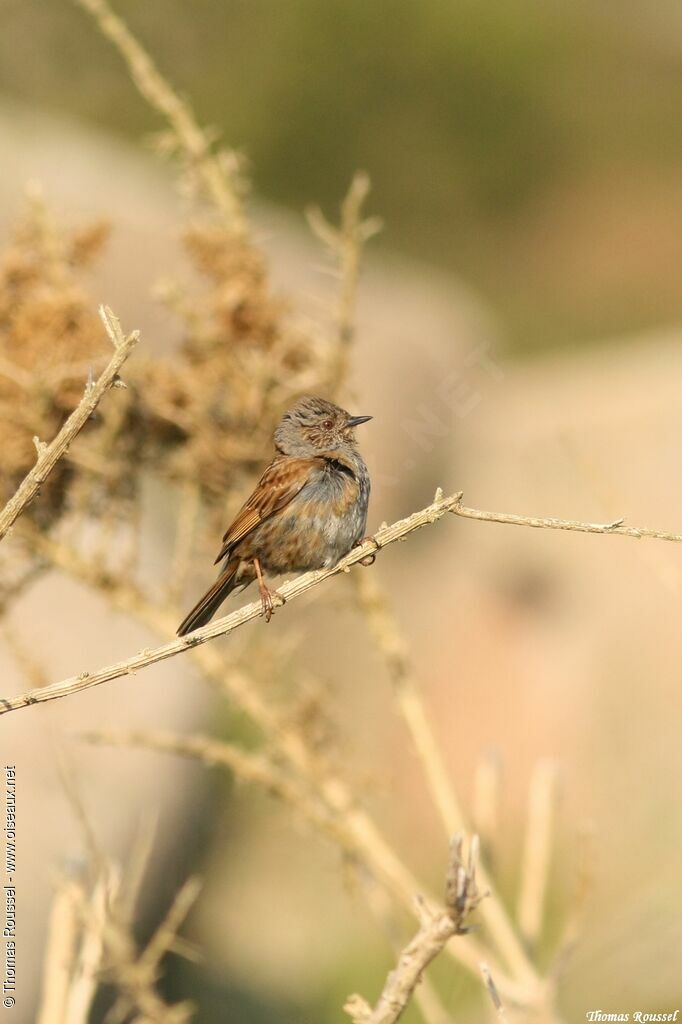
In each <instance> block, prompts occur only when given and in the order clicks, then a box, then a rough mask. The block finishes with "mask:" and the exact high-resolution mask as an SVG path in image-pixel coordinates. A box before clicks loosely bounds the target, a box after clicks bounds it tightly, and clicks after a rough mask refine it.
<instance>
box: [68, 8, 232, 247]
mask: <svg viewBox="0 0 682 1024" xmlns="http://www.w3.org/2000/svg"><path fill="white" fill-rule="evenodd" d="M74 3H76V5H77V6H78V7H80V8H82V9H83V10H84V11H87V13H88V14H90V15H91V16H92V17H93V18H94V20H95V22H96V23H97V25H98V27H99V29H100V31H101V32H102V34H103V35H104V36H106V37H107V39H109V41H110V42H111V43H113V45H114V46H115V47H116V49H117V50H118V52H119V53H120V55H121V57H122V58H123V60H124V61H125V63H126V65H127V67H128V70H129V72H130V76H131V78H132V80H133V82H134V83H135V85H136V86H137V88H138V90H139V91H140V93H141V94H142V96H143V97H144V98H145V99H146V100H147V102H148V103H149V105H150V106H151V107H153V108H154V109H155V110H157V111H158V112H159V113H160V114H161V115H162V116H163V117H164V118H165V119H166V120H167V121H168V124H169V125H170V127H171V129H172V130H173V132H174V134H175V136H176V138H177V142H178V143H179V145H180V147H181V148H182V150H183V151H184V153H185V154H186V156H187V158H188V160H189V161H190V164H191V166H192V168H193V170H194V171H195V173H196V175H197V176H198V178H199V179H200V181H201V183H202V185H203V187H204V190H205V192H206V194H207V195H208V197H209V199H210V200H211V202H212V203H213V204H214V206H215V207H216V208H217V209H218V210H219V211H220V213H221V214H222V215H223V217H224V218H225V220H226V222H227V223H228V225H229V226H230V228H231V229H232V230H233V231H234V232H235V234H245V233H246V222H245V220H244V214H243V211H242V208H241V202H240V199H239V190H238V187H237V185H236V182H235V180H234V175H233V174H232V173H231V171H232V168H231V166H230V164H236V159H233V160H230V159H229V157H228V154H226V153H220V154H216V153H215V152H214V151H213V150H212V147H211V141H210V139H209V137H208V135H207V133H206V131H205V130H204V129H202V128H201V126H200V125H199V123H198V122H197V120H196V118H195V116H194V113H193V111H192V109H191V107H190V106H189V103H187V101H186V100H182V99H181V98H180V97H179V96H178V94H177V93H176V92H175V90H174V89H173V87H172V85H171V84H170V82H169V81H168V80H167V79H166V78H164V76H163V75H162V74H161V72H160V71H159V70H158V68H157V67H156V65H155V64H154V61H153V60H152V58H151V57H150V56H149V54H148V53H147V51H146V50H145V49H144V47H143V46H142V45H141V44H140V43H139V42H138V40H137V39H136V38H135V36H134V35H133V34H132V33H131V32H130V30H129V29H128V26H127V25H126V23H125V22H124V21H123V19H122V18H120V17H119V16H118V15H117V14H115V13H114V11H113V10H112V9H111V7H110V6H109V4H108V3H107V0H74Z"/></svg>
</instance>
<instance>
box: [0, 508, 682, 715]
mask: <svg viewBox="0 0 682 1024" xmlns="http://www.w3.org/2000/svg"><path fill="white" fill-rule="evenodd" d="M461 499H462V492H461V491H460V492H458V493H457V494H452V495H450V496H449V497H447V498H445V497H443V492H442V491H441V489H440V488H439V489H438V490H437V491H436V496H435V498H434V500H433V502H432V503H431V504H430V505H427V507H426V508H423V509H421V511H419V512H414V513H413V514H412V515H411V516H408V517H407V518H406V519H399V520H398V521H397V522H395V523H393V524H392V525H391V526H385V525H384V526H382V527H380V529H379V530H377V532H376V533H375V535H374V536H373V537H371V538H369V539H368V540H366V541H365V542H364V543H363V544H361V545H360V546H359V547H357V548H354V549H353V550H352V551H351V553H350V554H349V555H346V557H345V558H343V559H341V561H340V562H339V564H338V565H336V566H334V568H333V569H320V570H317V571H315V572H308V573H305V574H304V575H303V576H299V577H298V579H295V580H292V581H291V582H289V583H285V584H284V585H283V586H282V587H280V589H279V591H278V592H277V593H275V594H274V595H273V596H274V602H275V606H276V607H277V606H279V605H282V604H285V603H286V602H287V601H292V600H293V599H294V598H296V597H300V596H301V594H305V593H306V591H308V590H310V589H311V588H312V587H315V586H317V584H318V583H322V582H323V581H324V580H327V579H330V578H331V577H332V576H338V574H339V573H342V572H348V571H349V570H350V568H351V567H352V566H354V565H356V564H357V563H358V562H361V561H362V560H363V559H365V558H368V557H369V556H370V555H373V554H375V553H376V552H377V551H379V550H381V548H385V547H387V546H388V545H389V544H393V543H394V542H395V541H397V540H403V539H404V538H405V537H407V536H408V534H410V533H413V532H414V531H415V530H418V529H420V528H421V527H422V526H427V525H428V524H429V523H435V522H438V520H439V519H442V518H443V516H444V515H445V514H446V513H447V512H452V513H453V515H456V516H462V517H463V518H465V519H482V520H485V521H487V522H493V523H510V524H513V525H516V526H530V527H533V528H535V529H548V530H574V531H577V532H578V533H602V534H603V533H615V534H620V535H622V536H626V537H635V538H641V537H652V538H655V539H658V540H668V541H676V542H678V543H679V542H682V535H680V534H677V533H669V532H667V531H663V530H650V529H647V528H645V527H634V526H624V525H623V520H622V519H618V520H616V521H615V522H613V523H603V524H600V523H582V522H579V521H578V520H571V519H538V518H536V517H533V516H519V515H513V514H511V513H503V512H483V511H481V510H479V509H475V508H468V507H467V506H465V505H462V503H461ZM260 614H261V603H260V601H254V602H252V603H251V604H248V605H245V606H244V607H243V608H239V609H238V610H237V611H235V612H232V614H231V615H227V616H225V617H224V618H221V619H216V620H215V621H214V622H210V623H209V624H208V625H207V626H202V628H201V629H196V630H195V631H194V632H193V633H188V634H187V636H184V637H178V639H176V640H172V641H171V642H170V643H167V644H163V645H162V646H160V647H155V648H153V649H152V650H144V651H141V652H140V653H139V654H136V655H134V656H133V657H132V658H128V659H127V660H125V661H119V662H116V663H115V664H114V665H107V666H106V667H105V668H101V669H97V670H96V671H95V672H82V673H81V674H80V675H78V676H72V677H71V678H69V679H64V680H63V681H62V682H59V683H53V684H52V685H50V686H44V687H42V688H41V689H35V690H29V691H28V692H27V693H22V694H19V695H18V696H17V697H7V698H3V697H0V715H1V714H6V713H7V712H8V711H17V710H18V709H19V708H25V707H28V706H29V704H38V703H42V702H44V701H48V700H57V699H58V698H59V697H68V696H69V695H70V694H72V693H77V692H78V691H79V690H89V689H90V688H91V687H93V686H99V684H100V683H107V682H109V681H110V680H112V679H119V678H120V677H121V676H125V675H130V674H134V673H135V672H137V671H139V670H140V669H142V668H147V666H148V665H154V664H156V663H157V662H159V661H165V660H166V659H167V658H173V657H174V656H175V655H176V654H181V653H182V651H187V650H190V649H191V648H193V647H197V646H198V645H199V644H204V643H206V642H207V641H208V640H212V639H213V638H214V637H216V636H227V635H228V634H229V633H232V632H234V630H235V629H238V628H239V627H240V626H243V625H245V624H246V623H247V622H251V621H252V620H253V619H257V618H258V617H259V616H260Z"/></svg>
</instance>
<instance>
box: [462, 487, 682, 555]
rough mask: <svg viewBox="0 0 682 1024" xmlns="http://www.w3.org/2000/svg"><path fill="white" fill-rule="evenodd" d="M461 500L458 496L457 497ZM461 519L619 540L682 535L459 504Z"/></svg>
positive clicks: (616, 523) (680, 539) (617, 523)
mask: <svg viewBox="0 0 682 1024" xmlns="http://www.w3.org/2000/svg"><path fill="white" fill-rule="evenodd" d="M460 497H461V495H460ZM452 511H453V512H454V514H455V515H456V516H461V517H462V519H479V520H481V521H482V522H484V523H507V524H508V525H510V526H530V527H532V528H533V529H535V530H572V531H574V532H575V533H614V534H618V535H619V536H621V537H634V538H635V539H636V540H640V539H641V538H642V537H650V538H652V539H653V540H670V541H674V542H675V543H676V544H679V543H682V534H680V533H669V532H668V531H667V530H650V529H649V528H648V527H646V526H625V525H624V524H625V520H624V519H615V520H614V521H613V522H612V523H582V522H580V521H579V520H578V519H554V518H551V517H547V518H540V517H538V516H519V515H515V514H514V513H512V512H483V511H482V510H481V509H478V508H468V507H467V506H466V505H462V503H461V501H458V502H457V504H456V505H455V507H454V508H453V510H452Z"/></svg>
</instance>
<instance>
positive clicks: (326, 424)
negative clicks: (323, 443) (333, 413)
mask: <svg viewBox="0 0 682 1024" xmlns="http://www.w3.org/2000/svg"><path fill="white" fill-rule="evenodd" d="M322 426H323V427H324V429H325V430H331V429H332V427H333V426H334V420H325V421H324V423H323V424H322Z"/></svg>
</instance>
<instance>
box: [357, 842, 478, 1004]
mask: <svg viewBox="0 0 682 1024" xmlns="http://www.w3.org/2000/svg"><path fill="white" fill-rule="evenodd" d="M477 853H478V842H477V840H476V837H474V839H473V840H472V842H471V846H470V852H469V857H468V861H467V864H466V866H465V865H464V864H463V863H462V839H461V836H457V837H455V839H454V840H453V842H452V845H451V852H450V865H449V868H448V874H447V879H446V885H445V908H444V909H442V910H439V911H434V910H432V909H431V908H430V907H428V906H427V905H426V904H425V903H424V902H423V900H418V901H417V911H418V915H419V920H420V928H419V931H418V932H417V934H416V935H415V936H414V938H413V939H412V941H411V942H410V943H409V944H408V945H407V946H406V947H405V949H404V950H403V951H402V953H401V954H400V958H399V960H398V964H397V966H396V968H395V970H393V971H391V973H390V974H389V975H388V978H387V979H386V984H385V985H384V988H383V991H382V993H381V996H380V997H379V1001H378V1002H377V1004H376V1006H375V1007H374V1009H372V1008H371V1007H370V1006H369V1005H368V1003H367V1002H366V1001H365V1000H364V999H363V998H362V996H358V995H353V996H351V997H350V998H349V999H348V1001H347V1002H346V1005H345V1007H344V1009H345V1010H346V1013H348V1014H349V1015H350V1017H351V1018H352V1019H353V1022H354V1024H395V1022H396V1021H397V1020H398V1019H399V1018H400V1017H401V1016H402V1013H403V1010H405V1008H406V1007H407V1004H408V1002H409V1001H410V997H411V996H412V993H413V992H414V990H415V988H416V986H417V985H418V984H419V981H420V980H421V976H422V972H423V971H424V970H425V968H426V967H428V965H429V964H430V963H431V961H432V960H433V959H434V958H435V957H437V956H438V954H439V953H440V952H441V950H442V949H443V948H444V946H445V944H446V943H447V942H448V940H449V939H451V938H452V937H453V935H464V934H466V932H467V931H468V929H467V926H466V921H467V917H468V915H469V914H470V913H471V911H472V910H474V909H475V908H476V906H477V905H478V903H479V902H480V900H481V894H480V893H479V892H478V890H477V887H476V857H477Z"/></svg>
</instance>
